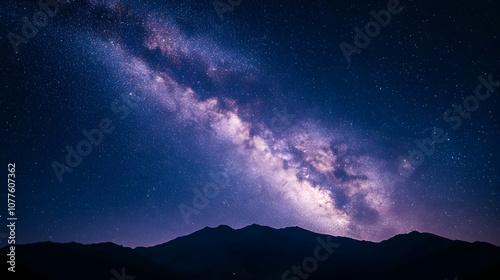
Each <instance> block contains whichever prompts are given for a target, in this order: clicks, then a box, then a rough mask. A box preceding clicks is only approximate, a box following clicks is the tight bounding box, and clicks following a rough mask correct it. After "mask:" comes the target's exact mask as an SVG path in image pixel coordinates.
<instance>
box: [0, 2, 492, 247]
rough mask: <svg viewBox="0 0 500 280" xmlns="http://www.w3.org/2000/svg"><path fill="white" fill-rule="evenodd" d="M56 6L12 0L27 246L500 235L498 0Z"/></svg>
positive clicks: (4, 104) (5, 68)
mask: <svg viewBox="0 0 500 280" xmlns="http://www.w3.org/2000/svg"><path fill="white" fill-rule="evenodd" d="M43 1H45V0H43ZM49 2H50V1H49ZM61 2H64V1H61ZM428 2H432V3H428ZM53 3H55V2H54V1H53ZM231 3H232V4H231ZM57 5H58V8H57V9H56V8H55V6H54V5H53V4H52V6H48V7H45V9H47V11H48V12H47V11H45V12H44V13H37V12H39V11H44V8H43V7H41V6H39V5H38V4H37V1H10V0H8V1H3V2H2V3H1V4H0V42H1V44H0V48H1V60H0V63H1V67H2V71H1V76H0V88H1V89H2V95H1V98H0V106H1V120H2V121H1V130H2V138H1V139H2V140H1V145H0V146H1V153H2V155H3V158H2V164H3V165H4V166H5V167H7V164H8V163H15V164H16V185H17V187H16V211H17V212H16V215H17V217H18V221H17V227H16V235H17V238H16V239H17V240H16V244H18V243H19V244H25V243H34V242H40V241H53V242H71V241H75V242H80V243H86V244H88V243H97V242H108V241H111V242H114V243H117V244H120V245H124V246H129V247H135V246H151V245H155V244H159V243H162V242H166V241H168V240H171V239H173V238H176V237H178V236H181V235H186V234H189V233H191V232H193V231H196V230H199V229H202V228H204V227H206V226H210V227H214V226H218V225H220V224H226V225H229V226H231V227H233V228H241V227H244V226H247V225H250V224H253V223H257V224H261V225H267V226H271V227H275V228H282V227H290V226H300V227H302V228H305V229H308V230H311V231H315V232H320V233H327V234H331V235H338V236H346V237H350V238H355V239H362V240H370V241H377V242H378V241H381V240H384V239H387V238H390V237H392V236H394V235H395V234H399V233H408V232H410V231H413V230H417V231H423V232H430V233H434V234H437V235H441V236H444V237H446V238H450V239H461V240H466V241H471V242H472V241H486V242H490V243H493V244H495V245H500V234H499V232H500V218H499V213H500V176H499V175H500V157H499V156H500V145H499V143H500V127H499V126H500V106H499V105H500V96H498V95H499V92H500V67H499V58H500V38H499V34H500V17H499V13H500V3H499V2H498V1H493V0H492V1H486V0H481V1H472V0H471V1H403V0H401V1H400V2H399V5H398V3H397V1H394V0H391V1H389V0H387V1H302V0H300V1H252V0H242V1H239V0H231V1H227V0H220V1H219V2H216V4H214V2H213V1H212V0H196V1H194V0H192V1H189V0H183V1H163V0H136V1H128V0H109V1H104V0H87V1H80V0H75V1H73V2H70V3H66V4H57ZM389 6H390V7H389ZM388 9H390V10H392V12H387V13H385V12H384V11H385V10H388ZM380 10H384V11H382V12H379V11H380ZM371 11H373V12H372V14H370V12H371ZM387 14H390V17H391V18H390V20H389V19H388V18H387V17H385V16H386V15H387ZM34 15H36V16H35V19H33V17H34ZM43 15H45V17H44V16H43ZM24 17H26V19H25V20H23V18H24ZM377 17H378V20H379V21H377V19H376V18H377ZM370 21H373V23H372V24H371V25H370V24H369V25H368V29H365V26H366V25H367V24H368V23H369V22H370ZM33 22H34V23H36V24H37V25H38V27H37V26H35V25H34V23H33ZM23 25H25V26H24V28H23ZM29 26H31V29H30V27H29ZM377 26H378V28H377ZM33 28H35V31H34V30H33ZM358 28H359V29H358ZM363 30H365V31H363ZM359 32H361V33H362V34H363V35H360V33H359ZM365 32H366V33H370V34H371V35H373V36H368V35H367V34H366V33H365ZM23 34H24V35H23ZM356 36H357V37H356ZM28 37H31V38H28ZM363 37H364V38H363ZM355 39H357V40H355ZM342 46H343V47H342ZM16 49H17V52H16ZM348 60H349V61H348ZM497 81H498V82H497ZM2 174H4V176H5V177H7V171H6V169H5V170H4V173H2ZM2 189H3V191H2V192H1V195H2V201H3V202H2V204H1V205H2V209H1V211H0V213H1V215H2V217H1V220H2V225H3V224H5V223H7V222H6V220H5V218H6V216H7V206H6V203H4V201H5V200H6V197H7V191H6V188H5V187H3V188H2ZM2 228H4V230H1V231H0V233H5V232H6V231H7V230H5V225H3V226H2ZM4 245H6V242H5V239H3V240H2V243H0V246H2V247H3V246H4Z"/></svg>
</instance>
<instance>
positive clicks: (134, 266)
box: [0, 225, 500, 280]
mask: <svg viewBox="0 0 500 280" xmlns="http://www.w3.org/2000/svg"><path fill="white" fill-rule="evenodd" d="M0 252H1V255H2V259H3V260H5V257H6V255H7V254H8V253H9V251H8V247H5V248H2V249H1V250H0ZM3 263H4V271H6V269H7V266H6V263H5V261H3ZM1 274H2V275H5V273H3V272H2V273H1ZM7 275H8V278H4V277H2V278H1V279H20V278H23V279H50V280H53V279H65V280H67V279H85V280H91V279H106V280H110V279H115V280H132V279H135V280H142V279H154V280H159V279H170V280H181V279H185V280H188V279H189V280H191V279H192V280H204V279H207V280H208V279H222V280H225V279H234V280H236V279H241V280H244V279H255V280H268V279H276V280H281V279H288V280H305V279H310V280H314V279H328V280H333V279H349V280H356V279H363V280H368V279H384V280H389V279H398V280H399V279H426V280H428V279H439V280H444V279H460V280H462V279H496V280H498V279H500V248H499V247H496V246H493V245H491V244H488V243H482V242H474V243H468V242H464V241H453V240H449V239H446V238H442V237H439V236H436V235H433V234H429V233H419V232H412V233H409V234H401V235H396V236H394V237H393V238H391V239H388V240H385V241H382V242H380V243H374V242H366V241H358V240H353V239H350V238H344V237H333V236H328V235H321V234H317V233H313V232H310V231H307V230H304V229H301V228H298V227H293V228H285V229H273V228H270V227H264V226H259V225H251V226H248V227H246V228H242V229H239V230H234V229H232V228H230V227H228V226H219V227H217V228H208V227H207V228H204V229H202V230H200V231H197V232H194V233H192V234H190V235H187V236H184V237H180V238H177V239H174V240H172V241H169V242H167V243H164V244H161V245H157V246H154V247H148V248H144V247H138V248H135V249H131V248H127V247H122V246H119V245H116V244H113V243H101V244H91V245H82V244H78V243H65V244H61V243H52V242H41V243H36V244H28V245H18V246H16V272H15V273H10V272H9V273H8V274H7ZM13 276H15V277H13Z"/></svg>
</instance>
